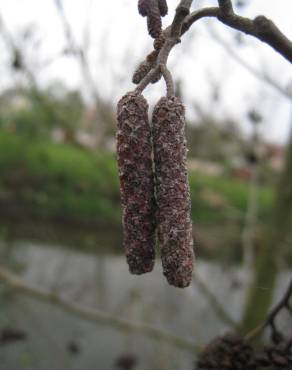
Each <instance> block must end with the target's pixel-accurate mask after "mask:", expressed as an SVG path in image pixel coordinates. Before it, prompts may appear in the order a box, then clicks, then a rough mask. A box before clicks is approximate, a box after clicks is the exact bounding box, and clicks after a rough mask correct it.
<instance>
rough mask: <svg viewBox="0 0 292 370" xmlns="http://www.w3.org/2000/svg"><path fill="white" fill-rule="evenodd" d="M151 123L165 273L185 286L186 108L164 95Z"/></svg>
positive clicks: (188, 247) (188, 242)
mask: <svg viewBox="0 0 292 370" xmlns="http://www.w3.org/2000/svg"><path fill="white" fill-rule="evenodd" d="M152 125H153V146H154V162H155V178H156V198H157V207H158V215H157V224H158V238H159V243H160V247H161V259H162V266H163V273H164V275H165V276H166V278H167V280H168V282H169V284H171V285H174V286H176V287H180V288H184V287H186V286H188V285H189V284H190V282H191V279H192V271H193V257H194V254H193V239H192V222H191V216H190V210H191V200H190V192H189V185H188V179H187V169H186V152H187V150H186V140H185V131H184V126H185V110H184V106H183V104H182V103H181V101H180V99H178V98H176V97H171V98H161V99H160V100H159V102H158V103H157V104H156V106H155V108H154V112H153V121H152Z"/></svg>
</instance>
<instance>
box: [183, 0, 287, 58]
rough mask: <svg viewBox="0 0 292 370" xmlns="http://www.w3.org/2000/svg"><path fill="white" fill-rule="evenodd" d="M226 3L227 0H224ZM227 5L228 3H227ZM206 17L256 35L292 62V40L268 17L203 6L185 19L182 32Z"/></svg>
mask: <svg viewBox="0 0 292 370" xmlns="http://www.w3.org/2000/svg"><path fill="white" fill-rule="evenodd" d="M222 3H225V1H222ZM225 6H226V4H225ZM204 17H215V18H217V19H218V20H219V21H220V22H222V23H224V24H225V25H227V26H229V27H231V28H233V29H236V30H238V31H241V32H243V33H246V34H247V35H251V36H254V37H256V38H257V39H259V40H261V41H263V42H264V43H266V44H268V45H270V46H271V47H272V48H273V49H274V50H276V51H277V52H278V53H279V54H281V55H282V56H283V57H284V58H285V59H287V60H288V61H289V62H290V63H291V62H292V42H291V41H290V40H289V39H288V38H287V37H286V36H285V35H284V34H283V33H282V32H281V31H280V29H279V28H278V27H277V26H276V25H275V24H274V23H273V22H272V21H271V20H270V19H268V18H266V17H265V16H263V15H261V16H258V17H256V18H255V19H254V20H251V19H249V18H245V17H241V16H239V15H237V14H235V13H233V11H232V13H231V12H230V11H229V12H228V13H226V10H224V11H223V10H222V8H221V7H220V8H214V7H211V8H203V9H200V10H197V11H195V12H193V13H191V14H190V15H189V16H188V17H187V18H186V19H185V21H184V24H183V26H182V34H183V33H185V32H186V31H187V30H188V29H189V28H190V26H191V25H192V24H193V23H194V22H196V21H197V20H199V19H201V18H204Z"/></svg>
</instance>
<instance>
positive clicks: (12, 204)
mask: <svg viewBox="0 0 292 370" xmlns="http://www.w3.org/2000/svg"><path fill="white" fill-rule="evenodd" d="M0 171H1V179H0V216H1V217H2V219H3V218H5V219H11V220H16V219H17V220H26V222H27V221H29V220H38V221H39V220H44V221H47V222H57V223H64V224H67V225H74V224H75V225H80V224H83V225H87V226H88V225H89V226H90V225H91V226H96V225H109V224H110V225H116V226H119V225H120V220H121V208H120V196H119V181H118V175H117V167H116V162H115V156H114V155H112V154H104V153H98V154H94V153H92V152H89V151H86V150H85V149H82V148H77V147H74V146H70V145H63V144H54V143H51V142H45V141H38V140H31V139H27V138H25V137H21V136H16V135H14V134H10V133H5V132H0ZM190 186H191V195H192V216H193V219H194V222H195V223H196V224H197V225H200V233H201V235H202V238H203V239H204V238H205V239H206V238H207V239H209V241H210V243H211V244H212V240H213V243H218V242H219V241H220V243H226V240H227V239H228V240H229V242H230V243H233V244H234V243H238V239H239V235H238V234H239V232H240V229H241V228H242V224H243V220H244V213H245V209H246V203H247V190H248V186H247V184H246V183H243V182H240V181H237V180H233V179H229V178H224V177H210V176H206V175H202V174H198V173H190ZM271 206H272V190H271V189H269V188H265V189H264V188H263V189H261V190H260V192H259V214H260V220H261V222H263V223H264V222H265V219H266V218H267V217H268V215H269V212H270V210H271ZM210 230H211V232H210ZM218 233H219V234H220V237H218V235H219V234H218ZM222 234H224V237H221V236H222ZM220 243H219V244H220ZM219 246H220V245H219Z"/></svg>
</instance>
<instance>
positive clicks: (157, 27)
mask: <svg viewBox="0 0 292 370" xmlns="http://www.w3.org/2000/svg"><path fill="white" fill-rule="evenodd" d="M161 5H163V4H161ZM162 10H165V7H163V6H162ZM138 11H139V13H140V14H141V15H142V16H143V17H147V27H148V32H149V35H150V36H151V37H153V38H154V39H156V38H157V37H158V36H159V35H160V33H161V28H162V22H161V14H160V5H159V4H158V0H139V1H138Z"/></svg>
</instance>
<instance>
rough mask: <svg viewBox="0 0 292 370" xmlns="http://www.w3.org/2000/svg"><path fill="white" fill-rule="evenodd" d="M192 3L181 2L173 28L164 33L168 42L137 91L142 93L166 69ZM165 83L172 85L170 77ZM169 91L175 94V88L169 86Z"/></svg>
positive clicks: (190, 1) (170, 27) (187, 1)
mask: <svg viewBox="0 0 292 370" xmlns="http://www.w3.org/2000/svg"><path fill="white" fill-rule="evenodd" d="M192 2H193V0H181V2H180V4H179V5H178V7H177V8H176V12H175V16H174V19H173V22H172V24H171V26H169V27H168V29H167V30H166V31H165V32H164V35H165V37H166V40H165V42H164V44H163V46H162V48H161V50H160V51H159V54H158V57H157V61H156V64H155V67H154V68H153V69H152V70H151V71H150V72H149V73H148V74H147V75H146V76H145V77H144V78H143V79H142V81H141V82H140V83H139V85H138V86H137V88H136V89H135V91H137V92H139V93H141V92H142V91H143V90H144V89H145V88H146V87H147V86H148V85H149V83H150V82H151V81H152V80H153V77H155V76H156V75H157V73H159V72H160V71H162V69H163V67H165V68H166V65H167V60H168V57H169V54H170V52H171V50H172V49H173V47H174V46H175V45H176V44H177V43H179V40H180V36H181V32H182V25H183V22H184V20H185V18H186V17H187V16H188V15H189V13H190V8H191V5H192ZM161 68H162V69H161ZM162 72H163V71H162ZM169 73H170V72H169ZM166 74H168V72H166ZM165 82H166V84H167V83H170V79H169V76H168V77H167V80H165ZM167 89H168V93H169V92H170V93H173V92H174V87H171V86H167Z"/></svg>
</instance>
